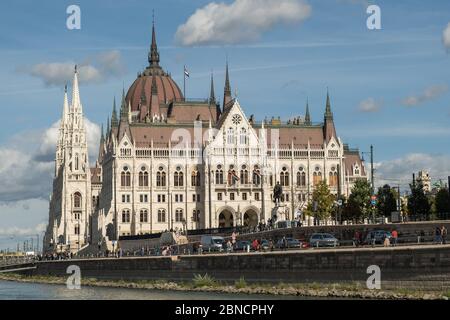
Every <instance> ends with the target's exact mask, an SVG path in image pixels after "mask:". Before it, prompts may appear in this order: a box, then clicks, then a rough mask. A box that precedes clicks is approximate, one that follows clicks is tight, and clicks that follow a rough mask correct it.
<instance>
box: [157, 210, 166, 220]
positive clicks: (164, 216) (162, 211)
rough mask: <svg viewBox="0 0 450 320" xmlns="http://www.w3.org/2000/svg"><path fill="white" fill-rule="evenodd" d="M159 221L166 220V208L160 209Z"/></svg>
mask: <svg viewBox="0 0 450 320" xmlns="http://www.w3.org/2000/svg"><path fill="white" fill-rule="evenodd" d="M158 222H166V210H164V209H159V210H158Z"/></svg>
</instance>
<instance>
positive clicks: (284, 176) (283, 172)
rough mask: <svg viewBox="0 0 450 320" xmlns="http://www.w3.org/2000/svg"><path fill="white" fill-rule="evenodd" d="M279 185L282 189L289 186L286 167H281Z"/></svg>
mask: <svg viewBox="0 0 450 320" xmlns="http://www.w3.org/2000/svg"><path fill="white" fill-rule="evenodd" d="M280 184H281V185H282V186H283V187H287V186H289V172H288V170H287V168H286V167H283V168H282V170H281V173H280Z"/></svg>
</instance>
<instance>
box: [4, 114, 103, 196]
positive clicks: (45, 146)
mask: <svg viewBox="0 0 450 320" xmlns="http://www.w3.org/2000/svg"><path fill="white" fill-rule="evenodd" d="M85 126H86V132H87V141H88V146H89V150H88V152H89V156H90V160H91V161H92V160H93V159H95V158H96V157H97V152H98V143H99V139H100V128H99V126H98V125H96V124H94V123H92V122H91V121H89V120H88V119H85ZM58 128H59V122H57V123H54V124H53V125H52V126H51V127H50V128H48V129H46V130H43V131H41V132H40V133H36V132H23V133H21V134H18V135H16V136H15V137H14V139H13V144H14V146H2V147H0V181H2V183H1V184H0V203H1V202H15V201H20V200H26V199H36V198H38V199H48V196H49V194H50V192H51V188H52V177H53V175H54V158H55V149H56V140H57V137H58ZM29 138H31V141H30V142H29V143H28V144H23V145H21V144H18V143H17V142H19V141H26V140H27V139H29ZM14 142H15V143H14ZM32 145H35V146H37V147H35V148H36V149H30V146H32Z"/></svg>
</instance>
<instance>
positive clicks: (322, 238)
mask: <svg viewBox="0 0 450 320" xmlns="http://www.w3.org/2000/svg"><path fill="white" fill-rule="evenodd" d="M338 245H339V240H338V239H336V237H335V236H333V235H332V234H329V233H313V234H312V235H311V237H310V238H309V246H310V247H312V248H318V247H337V246H338Z"/></svg>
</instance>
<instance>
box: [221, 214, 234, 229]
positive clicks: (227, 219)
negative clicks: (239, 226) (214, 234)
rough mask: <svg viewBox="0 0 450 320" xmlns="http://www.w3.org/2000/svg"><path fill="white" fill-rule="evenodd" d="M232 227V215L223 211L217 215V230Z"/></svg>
mask: <svg viewBox="0 0 450 320" xmlns="http://www.w3.org/2000/svg"><path fill="white" fill-rule="evenodd" d="M232 226H233V213H231V212H230V211H229V210H224V211H222V212H221V213H220V214H219V228H229V227H232Z"/></svg>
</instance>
